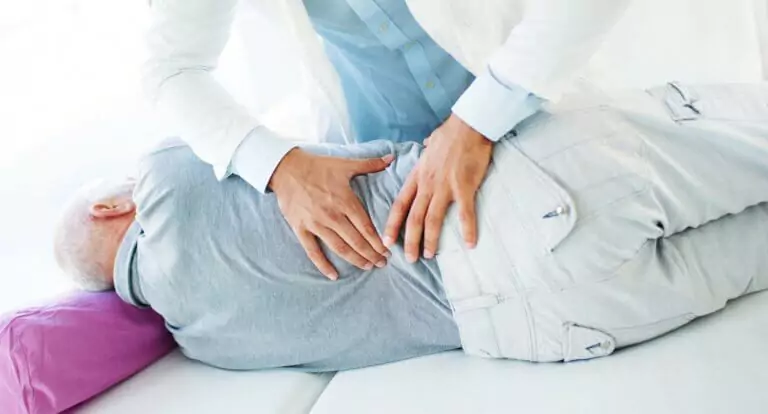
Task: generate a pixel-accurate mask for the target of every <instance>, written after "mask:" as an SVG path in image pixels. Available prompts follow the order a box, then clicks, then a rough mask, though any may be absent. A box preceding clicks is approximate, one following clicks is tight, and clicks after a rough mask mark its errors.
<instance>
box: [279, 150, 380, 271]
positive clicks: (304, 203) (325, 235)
mask: <svg viewBox="0 0 768 414" xmlns="http://www.w3.org/2000/svg"><path fill="white" fill-rule="evenodd" d="M393 159H394V158H393V156H392V155H387V156H385V157H382V158H370V159H358V160H354V159H346V158H338V157H327V156H319V155H314V154H310V153H307V152H305V151H302V150H301V149H298V148H295V149H293V150H291V151H290V152H289V153H288V154H286V155H285V157H283V159H282V160H281V161H280V164H279V165H278V166H277V168H276V169H275V172H274V174H273V175H272V178H271V180H270V181H269V188H270V189H271V190H272V191H273V192H274V193H275V194H276V195H277V201H278V204H279V206H280V211H281V212H282V213H283V216H284V217H285V219H286V221H288V224H289V225H290V226H291V228H292V229H293V231H294V233H296V236H297V237H298V239H299V242H300V243H301V246H302V247H303V248H304V250H305V251H306V252H307V256H308V257H309V259H310V260H312V263H314V264H315V266H317V268H318V270H320V272H321V273H323V275H325V276H326V277H327V278H328V279H331V280H336V279H338V277H339V274H338V272H337V271H336V269H335V268H334V267H333V265H332V264H331V262H330V261H329V260H328V258H327V257H325V254H324V253H323V251H322V249H321V248H320V244H319V243H318V240H317V239H320V240H321V241H322V242H323V243H325V245H326V246H328V248H329V249H330V250H331V251H333V252H334V253H336V254H338V255H339V256H341V257H342V258H343V259H345V260H346V261H348V262H350V263H352V264H353V265H355V266H357V267H359V268H361V269H364V270H370V269H372V268H373V266H377V267H384V266H385V265H386V264H387V260H386V258H387V257H388V256H389V250H388V249H387V248H386V247H385V246H384V244H383V243H382V241H381V238H380V237H379V234H378V233H377V232H376V228H375V227H374V226H373V222H372V221H371V218H370V216H369V215H368V213H367V212H366V211H365V209H364V208H363V205H362V203H361V202H360V199H359V198H358V197H357V195H356V194H355V193H354V191H352V187H351V186H350V180H351V179H352V178H353V177H355V176H357V175H361V174H370V173H375V172H379V171H382V170H384V169H386V168H387V166H388V165H389V164H390V163H391V162H392V160H393Z"/></svg>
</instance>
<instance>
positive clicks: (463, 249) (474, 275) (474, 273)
mask: <svg viewBox="0 0 768 414" xmlns="http://www.w3.org/2000/svg"><path fill="white" fill-rule="evenodd" d="M491 167H493V160H491V164H489V166H488V168H489V169H490V168H491ZM479 195H480V192H478V196H479ZM460 224H461V223H459V225H460ZM459 227H460V226H452V228H451V231H452V232H453V234H454V237H457V238H458V240H461V241H462V242H460V243H459V246H460V247H461V254H462V256H463V258H464V260H466V261H467V262H468V264H469V266H468V267H469V269H470V271H471V272H472V278H473V279H472V280H473V281H474V282H475V291H476V292H478V295H482V294H483V291H482V288H481V285H480V277H479V275H478V274H477V271H476V269H475V266H474V265H473V264H472V260H471V259H470V255H469V252H468V251H467V247H466V245H465V244H464V243H463V237H462V235H461V231H459ZM459 277H460V276H459ZM497 297H498V295H497ZM452 307H453V308H454V311H455V313H461V312H459V311H458V310H456V309H455V306H453V305H452ZM485 313H486V316H487V318H488V320H489V321H490V322H491V323H490V326H491V329H492V330H493V332H492V334H493V338H494V339H495V342H496V351H497V352H496V353H497V355H501V346H500V344H499V337H498V333H497V332H496V324H495V323H494V321H493V317H492V316H491V313H490V308H488V307H486V308H485ZM459 332H461V331H459Z"/></svg>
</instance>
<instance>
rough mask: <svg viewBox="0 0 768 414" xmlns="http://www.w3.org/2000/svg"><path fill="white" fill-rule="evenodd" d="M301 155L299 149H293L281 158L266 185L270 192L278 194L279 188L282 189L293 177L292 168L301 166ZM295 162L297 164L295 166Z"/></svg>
mask: <svg viewBox="0 0 768 414" xmlns="http://www.w3.org/2000/svg"><path fill="white" fill-rule="evenodd" d="M303 155H304V153H303V151H301V150H300V149H299V148H293V149H291V150H290V151H288V152H287V153H286V154H285V156H283V158H282V159H281V160H280V162H279V163H278V164H277V167H275V170H274V172H272V176H271V177H270V178H269V183H268V184H267V187H268V188H269V189H270V190H271V191H272V192H275V193H276V192H279V191H280V188H282V187H283V185H284V184H285V183H286V182H287V181H289V180H290V179H291V177H292V176H293V174H292V172H293V171H294V166H295V165H300V164H301V158H302V156H303ZM297 162H298V163H299V164H297Z"/></svg>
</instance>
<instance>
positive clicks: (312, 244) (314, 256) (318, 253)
mask: <svg viewBox="0 0 768 414" xmlns="http://www.w3.org/2000/svg"><path fill="white" fill-rule="evenodd" d="M294 232H295V233H296V236H297V237H298V238H299V243H300V244H301V247H303V248H304V251H305V252H307V257H309V260H311V261H312V263H313V264H314V265H315V267H317V270H319V271H320V273H322V274H323V275H325V277H327V278H328V279H331V280H337V279H338V278H339V273H338V272H337V271H336V268H334V267H333V265H332V264H331V262H330V261H329V260H328V258H327V257H325V254H324V253H323V249H321V248H320V244H319V243H318V242H317V239H316V238H315V235H314V234H312V233H310V232H308V231H306V230H303V231H296V230H294Z"/></svg>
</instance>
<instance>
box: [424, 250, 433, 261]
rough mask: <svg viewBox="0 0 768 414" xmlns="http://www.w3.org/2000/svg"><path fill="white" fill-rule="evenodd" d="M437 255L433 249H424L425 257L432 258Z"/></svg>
mask: <svg viewBox="0 0 768 414" xmlns="http://www.w3.org/2000/svg"><path fill="white" fill-rule="evenodd" d="M433 257H435V253H434V252H433V251H432V250H424V258H425V259H431V258H433Z"/></svg>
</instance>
